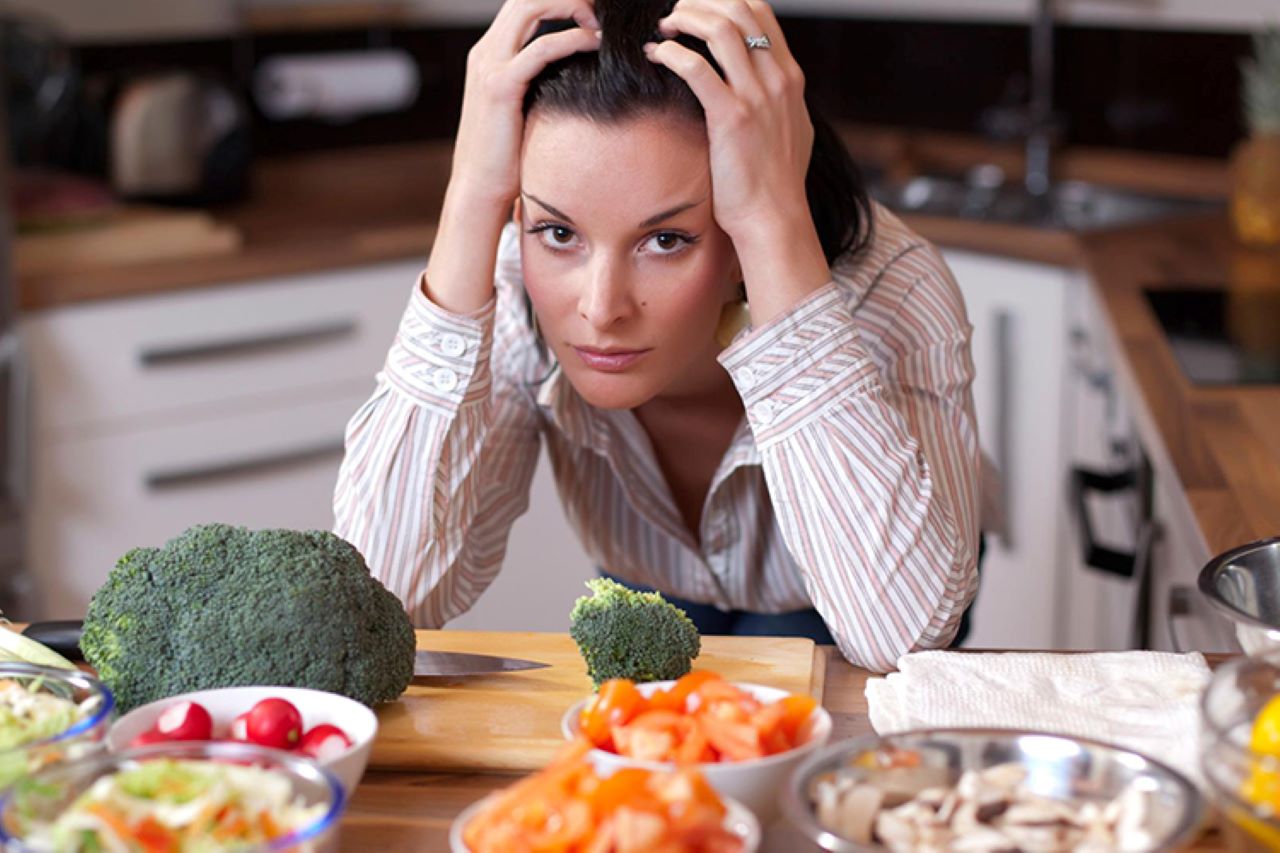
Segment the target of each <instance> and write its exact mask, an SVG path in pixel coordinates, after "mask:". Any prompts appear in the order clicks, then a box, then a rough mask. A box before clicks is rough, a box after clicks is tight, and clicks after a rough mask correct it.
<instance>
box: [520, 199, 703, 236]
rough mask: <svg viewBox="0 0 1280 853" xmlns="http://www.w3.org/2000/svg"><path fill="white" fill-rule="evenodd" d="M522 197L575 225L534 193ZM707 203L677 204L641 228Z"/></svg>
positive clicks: (690, 202) (649, 226)
mask: <svg viewBox="0 0 1280 853" xmlns="http://www.w3.org/2000/svg"><path fill="white" fill-rule="evenodd" d="M521 195H523V196H524V197H525V198H527V199H529V200H530V201H532V202H534V203H535V204H537V205H538V206H539V207H541V208H543V209H544V210H546V211H547V212H548V213H550V214H551V215H552V216H555V217H558V218H560V219H563V220H564V221H565V222H568V223H569V224H570V225H573V224H574V222H573V219H572V218H571V217H570V216H569V215H568V214H565V213H561V212H560V211H558V210H556V209H555V208H554V207H552V206H551V205H549V204H547V203H546V202H545V201H543V200H542V199H540V198H538V197H537V196H536V195H533V194H532V193H521ZM705 201H706V198H705V197H703V198H700V199H698V200H697V201H688V202H685V203H684V204H677V205H676V206H675V207H672V208H669V209H667V210H664V211H662V212H661V213H657V214H654V215H653V216H650V217H649V218H648V219H646V220H645V221H644V222H641V223H640V227H641V228H652V227H653V226H654V225H657V224H658V223H660V222H665V221H666V220H668V219H670V218H671V217H673V216H678V215H679V214H681V213H684V212H685V211H686V210H690V209H692V208H695V207H697V206H698V205H700V204H702V203H703V202H705Z"/></svg>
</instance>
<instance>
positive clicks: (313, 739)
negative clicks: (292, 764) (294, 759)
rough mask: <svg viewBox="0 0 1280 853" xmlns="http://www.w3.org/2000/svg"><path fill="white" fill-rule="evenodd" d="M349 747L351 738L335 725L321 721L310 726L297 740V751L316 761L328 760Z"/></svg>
mask: <svg viewBox="0 0 1280 853" xmlns="http://www.w3.org/2000/svg"><path fill="white" fill-rule="evenodd" d="M350 748H351V738H349V737H347V733H346V732H344V731H343V730H342V729H340V728H338V727H337V726H333V725H330V724H329V723H321V724H320V725H318V726H312V727H311V729H310V731H308V732H307V733H306V734H305V735H303V736H302V740H301V741H299V742H298V752H301V753H302V754H303V755H307V756H309V757H311V758H314V759H315V760H316V761H328V760H329V759H330V758H336V757H337V756H339V755H341V754H342V753H344V752H346V751H347V750H348V749H350Z"/></svg>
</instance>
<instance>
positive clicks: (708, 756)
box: [675, 722, 719, 764]
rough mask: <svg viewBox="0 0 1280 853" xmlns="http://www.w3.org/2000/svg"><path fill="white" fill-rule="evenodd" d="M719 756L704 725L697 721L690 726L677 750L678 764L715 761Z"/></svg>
mask: <svg viewBox="0 0 1280 853" xmlns="http://www.w3.org/2000/svg"><path fill="white" fill-rule="evenodd" d="M718 757H719V756H717V755H716V753H715V750H713V749H712V748H711V743H710V742H709V741H708V740H707V736H706V734H705V733H703V731H702V727H701V726H699V725H698V724H697V723H696V722H695V723H694V724H693V725H692V726H690V727H689V733H688V734H687V735H685V738H684V740H683V741H682V742H681V743H680V745H679V746H677V747H676V750H675V761H676V764H703V763H706V762H712V761H715V760H716V759H717V758H718Z"/></svg>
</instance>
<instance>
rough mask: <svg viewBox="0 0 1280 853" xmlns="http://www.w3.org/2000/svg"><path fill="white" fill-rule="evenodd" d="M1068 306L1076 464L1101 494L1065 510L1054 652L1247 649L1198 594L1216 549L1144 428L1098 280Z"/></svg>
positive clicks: (1140, 403) (1072, 462)
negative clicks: (1058, 649) (1201, 575)
mask: <svg viewBox="0 0 1280 853" xmlns="http://www.w3.org/2000/svg"><path fill="white" fill-rule="evenodd" d="M1069 308H1070V311H1071V315H1070V316H1071V320H1070V336H1069V340H1070V349H1069V367H1068V382H1067V392H1068V396H1067V420H1066V424H1067V430H1068V434H1067V438H1066V443H1067V445H1068V447H1069V466H1070V469H1071V471H1078V472H1089V473H1090V474H1092V475H1098V476H1097V478H1096V480H1095V481H1094V482H1096V483H1100V484H1102V486H1103V488H1102V489H1101V490H1099V489H1089V490H1086V493H1085V494H1084V495H1083V499H1081V500H1076V499H1075V496H1074V495H1073V496H1072V499H1071V500H1068V501H1067V502H1065V504H1064V512H1063V526H1062V533H1063V536H1062V547H1061V549H1060V554H1059V573H1060V590H1061V597H1062V606H1061V610H1060V613H1059V617H1060V618H1059V619H1058V632H1057V638H1056V639H1057V643H1056V645H1057V646H1058V647H1061V648H1076V649H1117V648H1120V649H1122V648H1133V647H1147V648H1153V649H1158V650H1163V651H1186V650H1198V651H1206V652H1238V651H1239V646H1238V645H1237V644H1236V643H1235V640H1234V638H1233V636H1232V633H1231V629H1230V625H1229V624H1228V623H1227V622H1225V621H1224V620H1223V619H1221V617H1219V616H1218V615H1217V614H1215V613H1214V612H1213V611H1212V610H1211V609H1210V607H1209V605H1208V604H1207V602H1205V601H1204V600H1203V599H1202V597H1201V596H1200V594H1199V592H1198V591H1197V590H1196V578H1197V576H1198V574H1199V572H1200V569H1201V567H1202V566H1203V565H1204V563H1205V562H1206V561H1207V560H1208V558H1209V554H1208V552H1207V550H1206V548H1205V545H1204V542H1203V540H1202V538H1201V536H1200V534H1199V531H1198V530H1197V528H1196V520H1195V516H1194V514H1193V513H1192V511H1191V508H1190V506H1188V504H1187V501H1186V496H1185V493H1184V492H1183V489H1182V486H1181V484H1180V483H1179V482H1178V479H1177V476H1176V474H1175V473H1174V469H1173V466H1172V465H1171V464H1170V463H1169V461H1168V456H1167V453H1166V452H1165V448H1164V447H1162V446H1161V444H1160V439H1159V436H1158V435H1157V434H1156V433H1155V432H1154V431H1149V430H1147V431H1144V430H1143V429H1142V428H1141V427H1140V424H1141V423H1142V422H1143V421H1144V420H1145V421H1146V422H1150V419H1149V418H1144V416H1143V407H1144V406H1145V402H1144V400H1143V399H1142V397H1141V394H1140V391H1139V389H1138V386H1137V384H1136V382H1135V381H1134V379H1133V377H1132V375H1131V374H1130V373H1129V371H1128V370H1127V369H1126V367H1125V365H1124V363H1123V362H1122V361H1121V360H1120V358H1119V356H1118V353H1119V348H1118V347H1117V345H1116V341H1115V340H1114V338H1113V335H1112V331H1111V327H1110V325H1109V324H1108V322H1107V320H1106V317H1105V315H1104V313H1103V311H1102V308H1101V305H1100V304H1099V302H1098V299H1097V295H1096V293H1095V292H1094V288H1093V286H1092V284H1091V283H1090V282H1088V281H1087V280H1084V279H1083V278H1082V279H1081V281H1080V282H1079V283H1078V286H1077V287H1076V288H1074V289H1073V291H1072V299H1071V301H1070V303H1069ZM1112 486H1114V487H1115V488H1112ZM1086 516H1087V519H1088V532H1087V533H1086V532H1085V529H1084V527H1083V525H1084V524H1085V520H1086ZM1089 544H1092V545H1093V546H1094V548H1093V555H1094V560H1093V562H1094V563H1095V565H1090V560H1089V559H1088V558H1087V555H1086V551H1087V550H1088V548H1087V546H1088V545H1089ZM1097 564H1101V566H1100V565H1097ZM1108 567H1109V569H1108ZM1117 568H1118V569H1120V570H1121V571H1120V572H1119V573H1117V571H1116V569H1117Z"/></svg>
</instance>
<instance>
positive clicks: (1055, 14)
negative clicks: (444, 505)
mask: <svg viewBox="0 0 1280 853" xmlns="http://www.w3.org/2000/svg"><path fill="white" fill-rule="evenodd" d="M498 5H499V4H498V2H496V0H484V2H481V0H416V2H372V1H371V2H365V3H360V2H350V3H343V4H332V3H320V2H311V3H298V2H231V0H218V1H217V2H209V1H208V0H181V1H180V2H179V0H164V2H161V0H146V1H145V2H144V1H143V0H130V2H121V1H120V0H118V1H117V2H113V3H110V4H105V3H100V2H96V0H10V2H7V3H0V14H2V15H3V16H4V18H5V20H6V23H5V24H4V32H3V39H0V47H2V48H3V50H4V53H3V60H4V61H3V66H4V69H5V72H6V74H7V76H8V81H7V86H8V91H7V97H6V99H5V103H6V106H7V110H8V122H9V123H8V133H7V138H8V140H9V144H10V148H11V155H12V158H13V161H14V163H15V165H16V169H15V174H14V179H13V180H11V181H10V182H9V183H10V184H11V185H12V188H13V190H14V192H13V193H11V197H12V199H13V200H14V203H15V205H16V215H17V220H18V223H19V236H18V238H17V242H16V250H15V252H14V255H15V258H16V260H15V265H14V267H15V279H16V280H15V285H16V286H15V288H14V294H15V296H14V298H15V300H16V303H17V305H18V307H19V309H20V312H21V313H20V314H19V320H18V324H17V329H18V332H19V335H18V337H19V339H20V343H21V345H20V346H16V345H15V346H16V349H15V352H18V353H19V354H20V357H19V358H17V359H16V360H15V361H14V365H13V366H12V367H10V368H7V370H8V371H9V372H8V373H6V374H5V377H6V378H5V387H4V389H3V391H4V393H5V394H7V396H8V398H9V404H8V412H7V423H8V436H9V438H8V441H7V442H6V444H7V447H8V454H7V459H6V461H7V462H8V463H9V467H10V473H9V476H8V477H7V478H6V482H8V483H10V491H11V492H12V493H13V495H14V497H15V500H16V503H17V505H18V506H19V507H20V509H19V510H17V511H16V512H10V513H9V515H10V516H16V517H20V518H21V519H22V522H23V524H22V529H23V530H24V539H25V544H24V545H23V546H21V547H19V546H16V545H12V546H10V547H8V548H6V553H7V554H8V555H9V556H10V557H12V556H13V555H15V554H18V555H20V558H18V559H12V560H11V561H10V562H9V563H6V564H5V565H6V566H8V568H7V569H6V571H7V572H8V576H7V577H6V578H5V579H4V580H5V586H4V588H3V591H2V597H3V599H4V600H3V602H0V604H3V605H4V606H5V608H6V609H7V610H8V611H9V612H11V613H13V614H15V615H17V616H19V617H24V618H33V619H34V618H38V617H40V618H43V617H75V616H78V615H81V614H82V612H83V608H84V606H85V604H86V602H87V599H88V596H89V595H90V594H91V593H92V591H93V590H94V589H95V588H96V587H97V585H98V584H99V583H101V581H102V579H103V577H105V574H106V572H107V570H108V569H109V568H110V565H111V563H112V562H113V561H114V559H115V557H117V556H119V554H121V553H123V552H124V551H125V550H127V549H128V548H130V547H133V546H137V545H152V544H159V543H160V542H162V541H164V540H165V539H167V538H168V537H170V536H172V535H174V534H176V533H177V532H179V531H180V530H181V529H183V528H184V527H186V526H188V525H189V524H193V523H197V522H201V521H210V520H223V521H229V522H235V523H243V524H248V525H252V526H289V527H327V526H329V524H330V523H331V511H330V506H329V500H330V496H331V492H332V486H333V479H334V474H335V472H336V468H337V463H338V459H339V458H340V452H341V433H342V427H343V425H344V424H345V422H346V420H347V418H348V417H349V416H350V415H351V413H352V412H353V411H354V410H355V408H356V407H357V406H358V405H359V403H360V402H361V401H362V400H363V399H364V398H365V397H366V396H367V395H368V393H369V392H370V390H371V389H372V377H373V374H374V372H375V371H376V370H377V369H378V367H379V365H380V363H381V359H382V356H383V354H384V353H385V350H386V347H387V345H388V343H389V341H390V338H391V335H392V334H393V332H394V329H395V326H396V322H397V320H398V318H399V314H400V311H401V310H402V308H403V305H404V302H405V300H406V299H407V296H408V292H409V288H411V287H412V286H413V283H414V281H415V277H416V274H417V272H418V270H419V269H420V268H421V267H422V265H423V262H424V261H423V259H424V257H425V252H426V251H427V249H428V248H429V243H430V234H431V220H432V218H433V216H434V212H435V209H436V207H437V206H438V204H439V199H440V195H441V193H442V192H443V187H444V182H445V181H446V180H447V176H448V172H447V164H448V142H449V140H450V139H451V136H452V133H453V130H454V126H455V122H456V119H457V114H458V109H459V105H460V100H461V93H462V80H463V70H464V62H465V56H466V52H467V49H468V48H469V46H470V45H471V44H472V43H473V42H474V41H475V39H476V38H478V36H479V35H480V34H481V32H483V28H484V26H485V24H486V23H487V21H488V20H489V18H490V17H491V16H492V14H493V11H494V10H495V9H496V8H497V7H498ZM775 7H776V8H777V10H778V11H779V13H780V15H781V17H782V18H783V26H784V29H785V31H786V33H787V35H788V38H789V41H790V42H791V44H792V47H793V50H794V51H795V53H796V54H797V56H798V57H799V59H800V62H801V64H802V65H803V66H804V68H805V70H806V73H807V77H808V80H809V86H810V94H811V97H812V99H813V102H814V103H815V104H816V105H817V106H818V107H819V108H820V109H822V111H823V112H824V113H825V114H826V115H827V117H828V118H829V119H832V120H834V121H835V122H837V123H838V124H839V126H840V127H841V129H842V131H843V133H844V135H845V136H846V138H847V139H848V141H849V142H850V144H851V147H852V149H853V151H854V152H855V155H856V156H857V157H858V158H859V160H860V161H861V162H862V164H863V166H864V169H865V170H866V172H867V175H868V177H869V178H870V179H871V180H872V181H873V184H874V186H875V190H876V193H877V195H878V196H879V197H881V199H882V200H884V201H886V202H887V203H890V204H891V205H893V206H896V207H898V208H900V209H904V210H907V211H916V212H919V213H921V214H922V215H929V216H933V217H935V218H936V221H937V222H941V223H943V226H945V223H946V222H949V221H952V220H954V219H963V218H965V217H966V216H968V217H972V216H974V215H975V208H974V205H978V206H979V207H981V206H982V205H983V204H985V202H983V199H984V198H988V197H990V198H995V197H996V196H998V195H999V194H1000V193H1001V192H1003V189H1002V188H1005V187H1018V186H1021V185H1022V184H1023V183H1024V181H1025V182H1027V183H1028V184H1030V183H1031V181H1032V180H1033V179H1034V178H1035V177H1036V175H1037V174H1041V175H1042V176H1043V175H1050V174H1052V175H1053V176H1055V177H1062V176H1070V177H1075V178H1079V177H1091V178H1093V179H1094V180H1095V182H1096V183H1099V184H1104V183H1110V184H1114V185H1117V186H1122V187H1123V189H1124V190H1125V192H1123V193H1122V192H1119V191H1117V192H1114V193H1113V192H1110V191H1109V190H1107V189H1106V188H1105V187H1101V188H1099V187H1096V186H1094V185H1091V184H1085V183H1076V184H1074V185H1071V186H1067V185H1063V186H1067V189H1068V190H1069V192H1064V193H1062V194H1060V195H1059V196H1055V199H1056V200H1055V202H1054V203H1053V205H1051V207H1052V208H1053V209H1052V210H1049V209H1048V208H1045V207H1043V206H1040V207H1037V206H1035V205H1032V206H1027V205H1014V206H1013V207H1012V208H1009V209H1008V210H1007V211H1006V212H1005V213H1004V214H996V213H992V210H993V209H994V208H993V207H992V206H991V205H989V204H988V205H987V206H986V207H985V208H983V210H984V211H985V212H984V213H982V214H981V215H984V216H985V215H988V214H990V216H991V217H993V218H995V219H999V220H1001V221H1003V222H1006V223H1010V224H1013V225H1015V226H1019V227H1028V230H1029V233H1031V234H1033V235H1040V236H1032V237H1030V238H1029V239H1030V240H1032V241H1042V244H1043V245H1050V243H1049V242H1043V241H1052V240H1053V239H1054V235H1055V234H1061V233H1062V232H1070V231H1072V230H1087V229H1089V228H1092V227H1097V226H1100V225H1117V224H1125V223H1127V222H1129V221H1136V220H1138V219H1144V218H1148V219H1149V218H1151V217H1154V216H1160V215H1167V214H1176V213H1179V212H1184V211H1187V210H1199V209H1212V208H1214V207H1220V206H1221V205H1222V203H1223V200H1224V198H1225V196H1226V188H1227V180H1226V165H1225V164H1226V159H1227V157H1228V156H1229V154H1230V153H1231V151H1232V149H1233V147H1234V146H1235V145H1236V144H1237V143H1238V142H1239V141H1240V140H1241V139H1242V138H1243V137H1244V136H1245V128H1244V125H1243V122H1242V118H1241V110H1240V99H1239V89H1240V72H1239V61H1240V59H1241V58H1242V57H1244V56H1246V55H1247V54H1248V52H1249V50H1250V38H1249V35H1250V33H1251V32H1253V31H1256V30H1258V29H1260V28H1262V27H1264V26H1266V25H1268V24H1277V23H1280V10H1278V9H1277V7H1276V4H1275V3H1274V0H1266V2H1264V0H1233V1H1231V0H1223V2H1218V3H1213V4H1207V3H1204V2H1202V0H1108V2H1103V0H1091V2H1083V0H1081V2H1066V0H1059V2H1056V3H1054V2H1047V0H1041V2H1026V1H1025V0H812V2H788V0H778V2H776V3H775ZM1024 152H1025V156H1024ZM1046 152H1050V156H1049V157H1048V159H1045V157H1044V155H1045V154H1046ZM1028 157H1029V158H1030V161H1029V162H1030V163H1031V164H1032V168H1031V170H1030V174H1028V170H1027V168H1026V167H1027V163H1028ZM1091 158H1092V159H1091ZM1099 162H1101V163H1104V164H1109V165H1106V166H1105V167H1099V166H1097V165H1096V164H1097V163H1099ZM1037 164H1039V165H1038V166H1037ZM1090 164H1094V165H1090ZM1046 169H1047V171H1046ZM920 172H929V173H930V175H931V178H930V179H931V180H933V182H932V183H930V180H925V181H923V182H922V181H920V180H914V181H913V180H912V178H913V177H918V173H920ZM1099 174H1103V175H1105V177H1106V179H1107V180H1105V181H1103V180H1099V179H1098V178H1097V175H1099ZM948 193H950V195H949V194H948ZM956 193H959V195H956ZM984 193H985V195H984ZM1125 193H1127V194H1125ZM1001 197H1003V196H1001ZM121 199H123V200H125V201H127V202H128V204H125V205H123V206H122V205H120V204H119V202H120V200H121ZM1041 226H1043V227H1041ZM1053 245H1056V244H1053ZM1020 254H1022V253H1017V252H1015V253H1013V255H1012V256H1010V255H1009V253H1007V252H1006V253H1000V252H994V251H993V252H976V251H971V250H966V251H948V259H949V261H950V263H951V264H952V266H953V269H954V270H955V272H956V274H957V277H958V279H959V281H960V282H961V286H962V288H963V289H964V290H965V293H966V299H967V301H968V305H969V311H970V314H971V318H972V320H973V322H974V325H975V338H974V357H975V361H976V363H977V367H978V371H979V380H978V383H977V387H976V388H975V394H976V397H977V403H978V407H979V413H980V414H979V420H980V428H981V433H982V440H983V445H984V448H985V449H986V450H987V451H988V453H989V454H990V455H991V456H992V457H993V458H994V459H995V460H996V461H997V462H998V463H999V464H1000V467H1001V468H1002V469H1003V472H1004V494H1003V495H1002V497H1003V505H1004V509H1005V519H1004V523H1003V525H1002V527H1001V529H1000V530H997V531H993V533H992V536H991V541H990V544H991V550H990V553H989V555H988V560H987V563H986V566H985V570H984V575H985V581H984V585H983V590H982V593H981V595H980V597H979V600H978V604H977V606H976V611H975V632H974V635H973V638H972V640H971V643H970V645H974V646H992V647H996V646H999V647H1038V648H1050V647H1124V646H1128V645H1154V646H1157V647H1168V646H1169V645H1170V644H1171V642H1172V640H1171V639H1170V636H1169V633H1168V631H1167V630H1165V628H1166V627H1167V624H1172V623H1173V622H1174V621H1176V620H1177V619H1181V618H1184V617H1186V616H1189V615H1193V614H1189V613H1187V612H1186V611H1187V609H1188V607H1189V605H1187V604H1186V601H1185V597H1184V596H1181V594H1180V593H1179V590H1181V589H1182V588H1184V587H1185V586H1186V584H1188V583H1190V582H1192V581H1193V580H1194V575H1195V571H1196V570H1197V569H1198V568H1199V565H1200V564H1202V563H1203V562H1204V560H1205V559H1207V556H1208V554H1207V553H1205V546H1204V543H1203V541H1202V539H1200V538H1199V537H1198V536H1197V535H1196V534H1195V532H1194V531H1192V530H1189V529H1188V527H1189V526H1191V527H1193V526H1194V522H1192V523H1191V524H1190V525H1188V523H1187V522H1186V519H1185V516H1186V507H1185V499H1183V498H1179V497H1178V491H1179V490H1178V484H1177V483H1176V482H1171V481H1170V480H1169V478H1167V477H1164V478H1162V477H1161V476H1160V474H1159V470H1160V468H1161V464H1160V463H1161V458H1162V455H1163V453H1162V451H1161V450H1160V449H1159V448H1152V447H1150V446H1149V443H1147V444H1146V445H1144V442H1143V441H1142V439H1141V438H1140V436H1139V435H1138V432H1137V430H1136V428H1135V426H1134V423H1133V421H1134V416H1133V415H1132V413H1131V405H1130V403H1131V401H1130V400H1129V399H1127V397H1126V394H1125V393H1124V391H1123V390H1122V383H1121V382H1120V381H1119V380H1118V379H1117V377H1116V375H1115V374H1116V366H1115V363H1114V359H1113V357H1112V355H1111V354H1110V350H1109V344H1108V341H1107V330H1106V328H1105V327H1106V324H1105V322H1104V321H1103V319H1102V318H1101V316H1100V314H1099V309H1098V306H1097V305H1096V304H1095V303H1094V301H1093V299H1092V298H1091V296H1090V293H1089V288H1088V287H1087V286H1086V284H1085V282H1084V273H1082V272H1081V271H1080V270H1079V269H1078V268H1076V267H1074V266H1073V265H1072V264H1071V263H1070V262H1069V259H1068V258H1067V257H1066V254H1065V253H1064V254H1063V255H1062V257H1061V262H1053V263H1049V262H1046V261H1045V257H1046V253H1045V252H1038V253H1034V254H1035V257H1036V259H1035V260H1028V259H1027V258H1026V257H1020V256H1019V255H1020ZM1047 256H1049V257H1056V256H1055V252H1054V250H1053V249H1052V248H1050V249H1049V250H1048V251H1047ZM0 257H3V256H2V255H0ZM1111 346H1113V342H1112V344H1111ZM1152 457H1154V459H1155V462H1154V463H1153V462H1152V461H1151V459H1152ZM1078 469H1087V471H1080V470H1078ZM1153 471H1154V472H1155V473H1154V474H1153ZM1091 475H1096V476H1091ZM1103 475H1107V476H1103ZM1169 495H1172V497H1169ZM1082 520H1084V521H1085V523H1084V524H1082ZM1156 530H1159V531H1160V535H1159V536H1158V537H1157V536H1155V534H1154V532H1153V531H1156ZM1157 539H1158V541H1157ZM1082 541H1083V543H1084V546H1085V547H1082ZM1091 564H1092V565H1091ZM591 574H592V567H591V566H589V565H588V564H587V563H586V561H585V559H584V557H583V556H582V554H581V553H580V551H579V549H578V546H577V543H576V541H575V540H574V538H573V536H572V534H571V533H570V532H569V531H568V529H567V527H566V526H565V523H564V520H563V517H562V515H561V513H560V510H559V505H558V501H557V500H556V498H555V495H554V489H553V487H552V485H551V481H550V477H549V474H548V472H547V470H546V469H545V467H544V468H543V469H540V471H539V474H538V477H537V480H536V484H535V492H534V496H533V500H532V504H531V509H530V511H529V513H528V515H526V516H525V517H524V518H522V519H521V520H520V522H519V523H518V524H517V526H516V529H515V531H514V532H513V536H512V540H511V544H510V548H509V551H508V557H507V562H506V570H505V571H504V572H503V574H502V576H501V577H500V578H499V580H498V581H497V582H495V584H494V585H493V587H491V589H490V590H489V591H488V592H487V593H486V594H485V596H484V597H483V598H482V599H481V601H480V604H479V605H478V606H477V607H476V608H475V609H474V610H473V611H472V612H470V613H468V614H467V615H466V616H464V617H463V618H461V619H459V620H457V621H456V622H455V623H453V625H454V626H455V627H468V628H495V629H496V628H503V629H513V630H518V629H528V630H563V629H564V627H565V624H566V619H567V612H568V609H569V606H570V604H571V602H572V600H573V598H574V597H576V596H577V595H578V594H579V593H580V592H581V582H582V580H584V579H585V578H586V577H589V576H590V575H591ZM1153 626H1154V627H1153ZM1218 627H1219V626H1216V625H1215V624H1213V623H1211V622H1209V621H1205V622H1204V623H1203V624H1197V625H1193V626H1192V627H1190V628H1184V629H1183V630H1184V631H1187V630H1190V631H1192V632H1194V633H1193V636H1194V642H1195V644H1196V645H1197V646H1199V647H1205V648H1210V647H1215V646H1227V645H1229V640H1227V639H1225V638H1224V635H1223V634H1222V633H1221V632H1220V631H1218Z"/></svg>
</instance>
